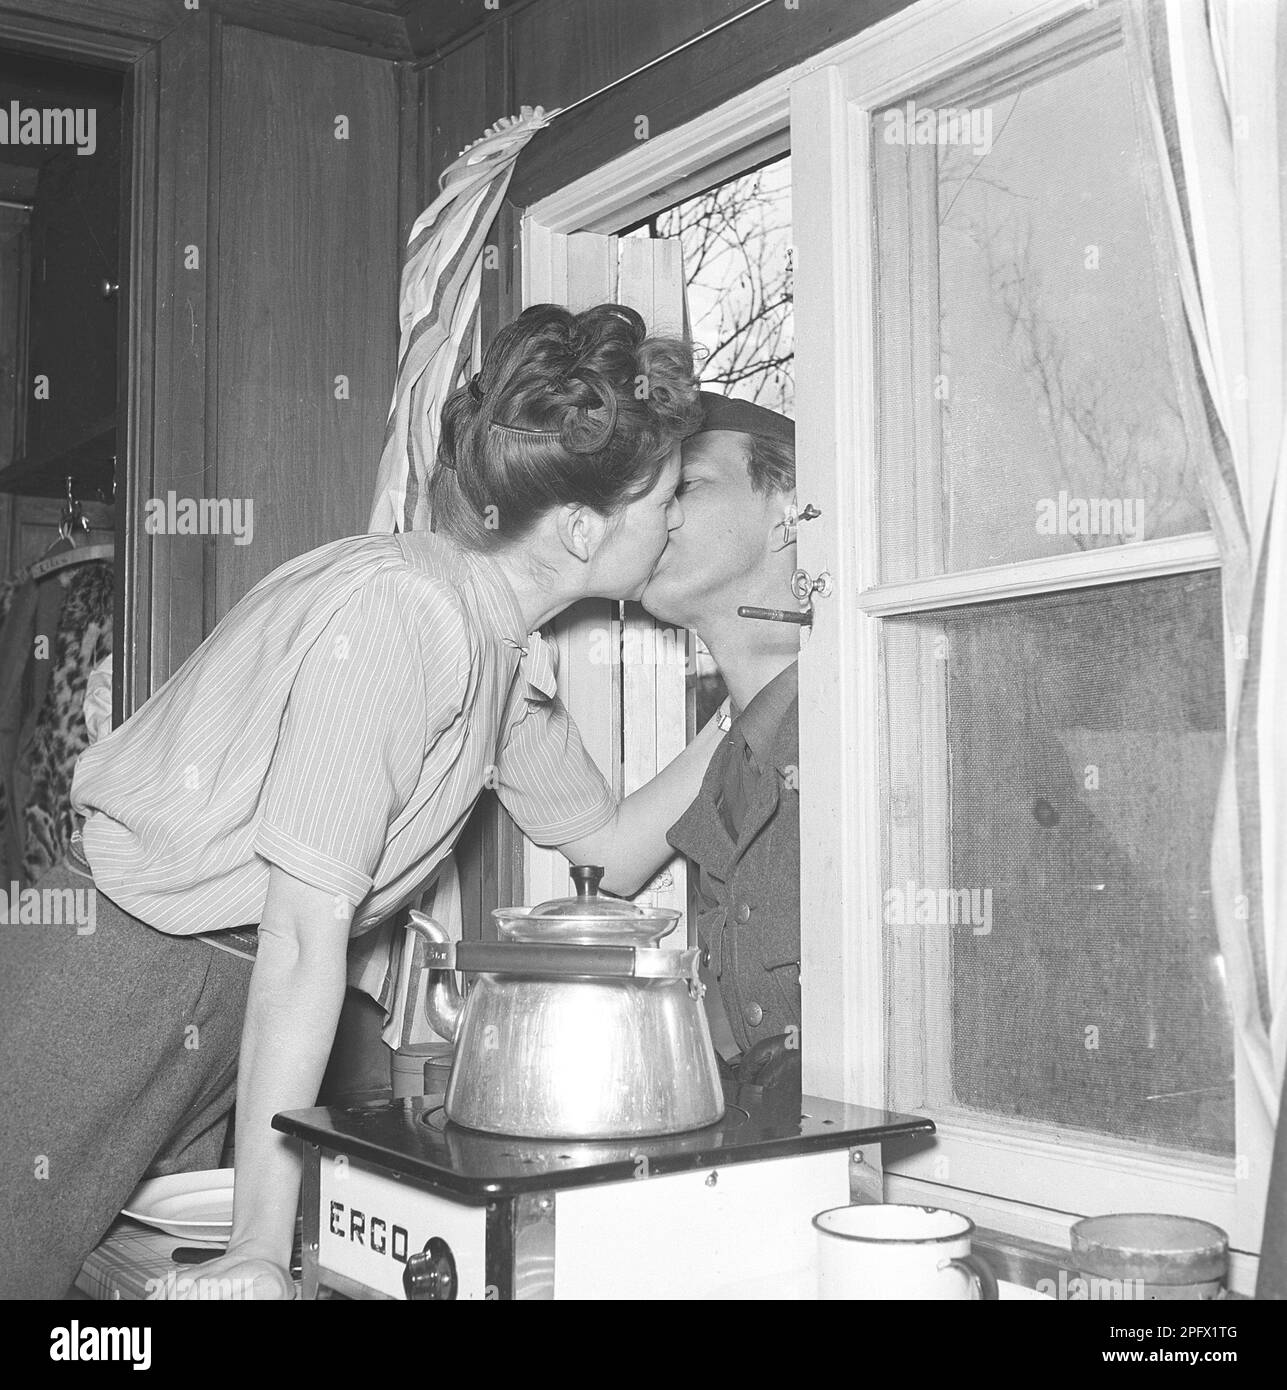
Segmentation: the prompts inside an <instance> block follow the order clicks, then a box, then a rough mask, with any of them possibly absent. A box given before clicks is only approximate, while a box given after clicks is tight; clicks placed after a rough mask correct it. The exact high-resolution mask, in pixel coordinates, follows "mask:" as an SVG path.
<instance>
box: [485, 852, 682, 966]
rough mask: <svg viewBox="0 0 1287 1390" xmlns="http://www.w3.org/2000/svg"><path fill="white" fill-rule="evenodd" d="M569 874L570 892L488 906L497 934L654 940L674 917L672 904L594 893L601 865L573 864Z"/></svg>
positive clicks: (596, 941)
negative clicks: (525, 903)
mask: <svg viewBox="0 0 1287 1390" xmlns="http://www.w3.org/2000/svg"><path fill="white" fill-rule="evenodd" d="M571 874H572V878H573V880H574V882H575V883H576V897H575V898H555V899H553V900H552V901H551V902H547V903H541V904H540V906H539V907H534V908H532V909H531V910H530V911H529V910H528V909H527V908H508V907H496V908H493V909H492V916H493V917H494V918H495V919H496V929H497V932H498V934H499V936H500V938H501V940H502V941H515V942H520V941H521V942H543V943H545V944H546V945H550V944H555V943H559V942H566V943H567V944H569V945H572V944H576V945H588V946H595V945H600V946H601V945H619V946H655V945H656V944H657V943H658V942H659V941H660V940H661V938H662V937H663V936H665V935H667V933H668V932H671V931H673V930H674V927H675V924H676V923H677V922H678V921H679V918H680V916H681V914H680V913H679V912H678V911H677V910H676V909H675V908H673V907H640V906H639V905H638V904H637V903H632V902H630V901H628V900H627V899H625V898H614V897H612V896H611V895H610V894H606V893H600V892H599V880H600V879H601V878H602V877H603V869H602V868H601V867H600V866H599V865H598V864H577V865H575V866H574V867H573V869H572V870H571Z"/></svg>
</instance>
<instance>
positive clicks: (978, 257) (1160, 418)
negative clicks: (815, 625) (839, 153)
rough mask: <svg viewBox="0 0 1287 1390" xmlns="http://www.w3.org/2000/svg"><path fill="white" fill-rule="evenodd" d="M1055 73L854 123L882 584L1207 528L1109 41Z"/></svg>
mask: <svg viewBox="0 0 1287 1390" xmlns="http://www.w3.org/2000/svg"><path fill="white" fill-rule="evenodd" d="M1062 61H1063V66H1062V70H1059V71H1054V72H1051V71H1050V70H1049V68H1047V70H1046V75H1044V76H1042V77H1041V78H1040V79H1039V80H1027V81H1025V82H1024V84H1023V85H1018V84H1017V83H1011V84H1010V85H1008V86H1004V87H1003V86H1000V85H997V86H996V87H995V89H994V90H995V92H996V93H997V94H995V95H994V94H993V93H992V92H985V93H983V94H982V95H980V96H979V97H977V98H976V99H971V100H968V101H967V100H962V99H955V100H950V101H949V99H948V98H945V97H939V98H937V100H936V98H935V95H934V94H933V93H929V94H926V95H925V96H924V97H922V98H919V99H917V100H916V101H915V102H914V103H911V104H907V103H904V104H903V105H902V106H899V107H890V108H889V109H887V110H885V111H880V112H876V113H875V114H874V116H873V127H872V134H873V139H874V142H875V149H876V151H877V160H876V170H877V172H876V201H877V211H878V221H879V226H878V240H879V258H878V266H879V273H878V281H879V283H878V286H877V297H878V302H879V305H880V310H881V313H880V323H881V387H880V390H881V419H882V444H881V471H882V480H881V507H882V516H883V519H884V520H885V522H886V525H885V527H884V529H883V534H884V536H885V544H884V547H883V555H882V564H881V573H882V578H883V579H884V580H886V581H890V580H902V579H908V578H913V577H916V576H920V575H929V574H939V573H942V572H944V570H951V571H955V570H962V569H974V568H979V567H983V566H987V565H995V564H1002V563H1005V562H1006V561H1011V560H1021V559H1029V558H1035V557H1039V556H1044V555H1053V554H1058V553H1063V552H1071V551H1075V550H1087V549H1092V548H1095V547H1100V546H1113V545H1121V544H1124V543H1128V542H1130V541H1133V540H1148V539H1153V538H1156V537H1161V536H1175V535H1181V534H1185V533H1188V532H1194V531H1203V530H1206V529H1207V519H1206V512H1205V508H1204V504H1203V501H1202V497H1201V492H1200V487H1199V481H1198V473H1197V467H1196V460H1195V457H1194V450H1195V448H1196V445H1193V444H1191V442H1190V441H1189V440H1188V439H1187V438H1186V434H1185V430H1184V427H1183V424H1182V421H1181V416H1180V411H1179V407H1178V404H1177V392H1176V388H1175V382H1174V376H1173V371H1172V364H1171V361H1170V358H1169V355H1168V351H1167V344H1166V338H1165V334H1164V329H1163V320H1162V316H1161V308H1160V305H1159V296H1158V284H1159V281H1158V273H1159V272H1158V265H1157V261H1156V258H1155V254H1154V250H1153V243H1152V240H1151V236H1150V227H1149V221H1148V215H1147V209H1146V202H1145V189H1144V182H1143V179H1144V170H1143V165H1142V163H1141V145H1140V141H1139V138H1138V136H1137V132H1136V128H1135V119H1134V113H1133V110H1132V103H1131V93H1130V84H1129V81H1128V77H1127V72H1126V66H1125V62H1124V59H1123V55H1122V50H1121V49H1120V48H1113V49H1111V50H1109V51H1106V52H1099V53H1097V54H1094V55H1092V56H1088V57H1087V56H1082V57H1080V58H1079V59H1077V60H1076V61H1070V60H1068V59H1064V60H1062ZM951 113H956V114H955V115H953V114H951ZM918 135H920V136H922V137H925V138H926V139H927V140H928V139H929V138H930V137H932V139H933V143H924V144H919V143H913V142H914V141H915V140H916V138H917V136H918Z"/></svg>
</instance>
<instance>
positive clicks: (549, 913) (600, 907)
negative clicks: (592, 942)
mask: <svg viewBox="0 0 1287 1390" xmlns="http://www.w3.org/2000/svg"><path fill="white" fill-rule="evenodd" d="M568 872H569V874H570V875H571V877H572V882H573V883H575V884H576V897H574V898H551V899H550V900H549V902H545V903H541V904H540V905H539V906H538V907H534V908H532V910H531V911H530V912H529V913H528V914H527V915H528V917H529V918H531V917H650V916H651V915H652V913H651V911H650V909H648V908H644V907H640V906H639V905H638V903H632V902H631V901H630V900H629V899H628V898H614V897H613V896H612V895H611V894H609V893H600V892H599V883H600V881H601V880H602V878H603V866H602V865H601V864H574V865H573V866H572V868H571V869H569V870H568Z"/></svg>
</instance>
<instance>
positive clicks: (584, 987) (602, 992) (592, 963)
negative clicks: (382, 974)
mask: <svg viewBox="0 0 1287 1390" xmlns="http://www.w3.org/2000/svg"><path fill="white" fill-rule="evenodd" d="M602 874H603V870H602V869H600V868H598V867H597V866H594V865H579V866H577V867H575V868H574V869H573V870H572V877H573V879H574V880H575V881H576V884H577V896H576V897H575V898H570V899H560V900H557V901H555V902H551V903H543V904H542V905H541V906H540V907H537V908H532V909H527V908H497V909H496V910H495V911H494V912H493V913H492V916H493V917H494V918H495V919H496V923H497V931H498V933H499V935H500V937H501V939H500V940H499V941H496V942H453V941H451V939H450V938H449V936H448V933H447V931H446V929H445V928H444V927H442V926H441V924H439V923H438V922H436V921H434V919H433V918H431V917H428V916H426V915H425V914H424V913H422V912H414V911H413V912H412V913H411V925H412V926H413V928H414V929H415V930H416V931H417V932H419V933H420V935H421V936H423V937H424V938H425V939H426V941H427V942H428V943H429V959H430V966H431V972H432V973H431V976H430V981H429V985H428V989H427V991H426V998H425V1010H426V1013H427V1016H428V1018H429V1021H430V1023H431V1024H432V1025H433V1026H434V1028H435V1029H437V1031H438V1032H439V1033H441V1034H442V1035H443V1036H444V1037H447V1038H450V1039H452V1040H453V1041H454V1042H455V1061H454V1063H453V1066H452V1071H451V1078H450V1080H449V1081H448V1083H447V1094H446V1099H445V1109H446V1114H447V1118H448V1119H449V1120H451V1121H452V1122H453V1123H455V1124H459V1125H463V1126H466V1127H467V1128H470V1129H476V1130H482V1131H484V1132H486V1133H492V1134H514V1135H521V1136H524V1137H534V1138H550V1139H568V1140H577V1139H629V1138H635V1137H641V1136H645V1135H660V1134H677V1133H682V1132H684V1131H686V1130H692V1129H700V1128H703V1127H705V1126H706V1125H710V1124H714V1123H716V1122H717V1121H718V1120H719V1119H721V1118H722V1116H723V1114H724V1098H723V1092H722V1090H721V1087H720V1080H719V1071H718V1068H717V1066H716V1061H715V1049H714V1047H713V1045H712V1043H711V1036H710V1029H709V1027H708V1025H707V1022H706V1012H705V1009H704V1007H703V1005H702V994H703V986H702V984H701V982H700V980H699V978H698V964H699V960H700V955H701V952H700V950H698V949H696V948H693V949H687V950H684V949H680V950H667V949H663V948H662V947H660V946H659V945H658V943H659V942H660V941H661V939H662V937H664V936H665V935H667V933H669V932H670V931H672V930H673V929H674V927H675V924H676V922H677V921H678V918H679V915H680V914H679V913H678V912H676V911H674V910H672V909H669V908H641V907H638V906H637V905H636V904H634V903H630V902H626V901H623V900H621V899H616V898H611V897H607V896H604V895H602V894H600V893H599V892H598V884H599V880H600V878H601V877H602ZM454 970H459V971H461V972H462V973H467V974H469V975H471V976H472V977H473V983H472V987H471V988H470V990H469V992H468V994H462V992H461V990H460V987H459V986H458V985H457V983H456V980H455V975H454V973H453V971H454Z"/></svg>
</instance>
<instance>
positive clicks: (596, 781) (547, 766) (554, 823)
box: [496, 695, 617, 846]
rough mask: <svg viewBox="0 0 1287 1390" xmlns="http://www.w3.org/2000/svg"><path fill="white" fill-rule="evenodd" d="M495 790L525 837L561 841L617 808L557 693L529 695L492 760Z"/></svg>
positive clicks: (580, 833) (589, 831) (601, 821)
mask: <svg viewBox="0 0 1287 1390" xmlns="http://www.w3.org/2000/svg"><path fill="white" fill-rule="evenodd" d="M496 773H497V781H496V794H497V796H499V797H500V799H501V803H502V805H503V806H504V807H505V809H506V810H507V811H508V812H509V813H510V815H511V816H513V817H514V819H515V821H517V822H518V825H519V827H520V828H521V829H522V831H523V833H524V834H525V835H526V836H527V837H528V839H530V840H533V841H535V843H536V844H538V845H547V846H550V845H564V844H567V843H568V841H569V840H576V839H580V837H581V836H583V835H590V834H592V833H593V832H594V831H596V830H598V829H600V828H601V827H602V826H604V825H606V824H607V823H608V822H609V821H610V820H611V819H612V817H613V816H614V815H615V814H616V810H617V801H616V798H615V797H614V796H613V795H612V789H611V788H610V787H609V786H608V784H607V782H606V781H604V778H603V774H602V773H601V772H600V771H599V769H598V767H597V766H596V765H595V762H594V759H593V758H591V757H590V755H589V753H587V752H586V751H585V746H584V744H582V742H581V735H580V734H579V733H578V732H577V727H576V725H575V724H574V723H573V722H572V720H571V718H570V716H569V715H568V712H567V710H566V709H565V708H564V707H563V702H562V701H561V700H560V699H559V698H558V696H557V695H555V696H552V697H551V698H550V699H548V700H539V701H532V702H530V703H529V705H528V710H527V714H526V715H525V717H524V718H523V719H522V720H521V721H520V722H519V723H518V724H516V725H515V726H514V728H513V730H512V731H511V733H510V736H509V739H508V741H507V743H506V744H505V748H504V751H503V752H502V753H501V757H500V761H499V762H498V763H497V766H496Z"/></svg>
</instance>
